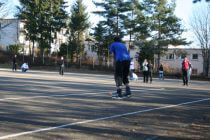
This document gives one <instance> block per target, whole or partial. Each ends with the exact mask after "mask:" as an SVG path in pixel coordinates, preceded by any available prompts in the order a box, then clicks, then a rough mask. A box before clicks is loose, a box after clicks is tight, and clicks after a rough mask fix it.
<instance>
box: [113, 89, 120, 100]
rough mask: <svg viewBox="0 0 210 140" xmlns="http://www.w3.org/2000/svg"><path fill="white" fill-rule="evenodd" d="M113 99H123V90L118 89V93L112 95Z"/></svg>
mask: <svg viewBox="0 0 210 140" xmlns="http://www.w3.org/2000/svg"><path fill="white" fill-rule="evenodd" d="M112 98H122V89H117V92H114V93H112Z"/></svg>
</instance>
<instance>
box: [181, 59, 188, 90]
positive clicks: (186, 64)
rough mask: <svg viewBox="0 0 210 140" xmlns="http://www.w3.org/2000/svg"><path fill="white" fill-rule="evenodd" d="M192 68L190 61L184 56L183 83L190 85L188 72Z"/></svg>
mask: <svg viewBox="0 0 210 140" xmlns="http://www.w3.org/2000/svg"><path fill="white" fill-rule="evenodd" d="M189 68H190V61H189V60H188V59H187V57H185V58H184V60H183V61H182V79H183V85H187V86H188V76H187V73H188V71H189Z"/></svg>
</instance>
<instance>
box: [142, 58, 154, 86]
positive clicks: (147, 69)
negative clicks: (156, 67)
mask: <svg viewBox="0 0 210 140" xmlns="http://www.w3.org/2000/svg"><path fill="white" fill-rule="evenodd" d="M142 71H143V82H144V83H148V80H149V81H150V83H152V73H153V65H152V63H151V61H150V60H149V61H147V59H145V60H144V62H143V64H142Z"/></svg>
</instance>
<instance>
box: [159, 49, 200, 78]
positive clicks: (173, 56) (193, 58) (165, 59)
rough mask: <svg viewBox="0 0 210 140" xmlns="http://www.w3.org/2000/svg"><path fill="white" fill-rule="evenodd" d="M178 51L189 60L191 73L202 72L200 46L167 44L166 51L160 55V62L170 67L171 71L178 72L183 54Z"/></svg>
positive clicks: (197, 73)
mask: <svg viewBox="0 0 210 140" xmlns="http://www.w3.org/2000/svg"><path fill="white" fill-rule="evenodd" d="M180 53H182V54H183V53H184V54H186V56H187V58H188V59H189V60H190V62H191V64H192V74H193V75H199V74H201V73H202V72H203V57H202V50H201V49H200V48H185V47H184V46H178V47H173V46H169V48H168V51H167V52H166V53H165V55H164V56H162V57H161V59H160V63H162V64H163V65H165V66H166V67H169V68H170V69H172V70H173V72H180V71H181V66H182V65H181V64H182V61H183V55H182V54H180Z"/></svg>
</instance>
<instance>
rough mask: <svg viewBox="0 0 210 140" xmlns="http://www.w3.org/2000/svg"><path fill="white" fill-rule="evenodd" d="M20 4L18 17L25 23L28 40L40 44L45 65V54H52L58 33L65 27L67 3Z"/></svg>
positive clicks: (36, 0) (33, 0)
mask: <svg viewBox="0 0 210 140" xmlns="http://www.w3.org/2000/svg"><path fill="white" fill-rule="evenodd" d="M20 4H21V6H20V7H18V9H19V13H18V15H17V16H18V17H19V18H20V19H22V20H23V21H25V26H24V28H25V30H26V32H25V34H26V37H27V39H29V40H30V41H32V42H33V44H34V42H35V41H36V42H37V43H38V44H39V48H40V54H41V55H42V56H43V64H44V53H45V52H47V54H48V53H49V52H50V49H51V43H52V42H53V40H54V39H55V38H56V33H57V32H59V31H60V30H61V29H62V28H63V27H65V23H66V18H67V13H66V11H65V8H66V6H65V4H66V2H64V0H57V1H54V0H44V1H43V0H20ZM33 46H34V45H33ZM33 48H34V47H33ZM33 54H34V53H33Z"/></svg>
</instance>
